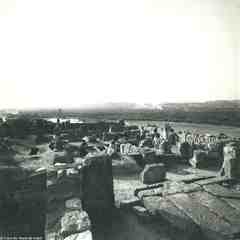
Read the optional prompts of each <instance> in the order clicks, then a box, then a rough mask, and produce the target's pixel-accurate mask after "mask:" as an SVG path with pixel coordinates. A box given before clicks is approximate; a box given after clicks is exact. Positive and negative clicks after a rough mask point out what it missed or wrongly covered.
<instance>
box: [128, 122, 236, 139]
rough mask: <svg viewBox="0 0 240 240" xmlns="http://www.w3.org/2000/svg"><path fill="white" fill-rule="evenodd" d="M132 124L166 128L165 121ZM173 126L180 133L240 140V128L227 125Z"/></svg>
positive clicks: (185, 124) (172, 124) (176, 123)
mask: <svg viewBox="0 0 240 240" xmlns="http://www.w3.org/2000/svg"><path fill="white" fill-rule="evenodd" d="M128 122H129V123H130V124H136V125H145V126H146V125H148V124H155V125H157V126H159V127H161V128H162V127H164V123H165V122H163V121H128ZM170 124H171V126H172V127H173V128H174V129H175V131H176V132H178V131H190V132H195V133H203V134H204V133H209V134H213V135H218V134H219V133H224V134H226V135H228V136H230V137H234V138H240V127H232V126H225V125H211V124H198V123H184V122H170Z"/></svg>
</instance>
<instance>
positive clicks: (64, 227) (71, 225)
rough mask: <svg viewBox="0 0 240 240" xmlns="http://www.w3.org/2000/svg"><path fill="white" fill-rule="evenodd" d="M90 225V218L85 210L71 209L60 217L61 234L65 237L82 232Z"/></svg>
mask: <svg viewBox="0 0 240 240" xmlns="http://www.w3.org/2000/svg"><path fill="white" fill-rule="evenodd" d="M90 227H91V223H90V219H89V216H88V214H87V213H86V212H85V211H81V212H80V211H78V210H73V211H69V212H65V214H64V216H63V217H62V219H61V234H62V236H63V237H67V236H69V235H71V234H75V233H80V232H84V231H86V230H89V229H90Z"/></svg>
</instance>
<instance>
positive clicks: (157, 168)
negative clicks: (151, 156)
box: [140, 163, 166, 184]
mask: <svg viewBox="0 0 240 240" xmlns="http://www.w3.org/2000/svg"><path fill="white" fill-rule="evenodd" d="M165 177H166V168H165V165H164V164H163V163H155V164H147V165H146V166H145V168H144V169H143V171H142V172H141V174H140V178H141V181H142V182H143V183H144V184H152V183H157V182H161V181H163V180H165Z"/></svg>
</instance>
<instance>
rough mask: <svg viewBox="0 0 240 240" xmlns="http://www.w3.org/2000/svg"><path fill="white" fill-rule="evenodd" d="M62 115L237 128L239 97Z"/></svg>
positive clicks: (46, 113)
mask: <svg viewBox="0 0 240 240" xmlns="http://www.w3.org/2000/svg"><path fill="white" fill-rule="evenodd" d="M61 112H62V117H66V118H69V117H72V118H75V117H76V118H80V119H81V120H89V119H94V120H104V119H109V120H116V119H128V120H149V121H150V120H156V121H166V120H169V121H174V122H191V123H208V124H217V125H231V126H238V127H240V100H235V101H210V102H203V103H163V104H155V105H154V104H142V105H139V104H135V103H107V104H102V105H95V106H91V107H85V108H78V109H77V108H74V109H62V111H61ZM21 114H22V115H28V116H31V117H39V118H48V117H57V116H58V109H48V110H44V109H41V110H32V111H29V110H28V111H22V112H21Z"/></svg>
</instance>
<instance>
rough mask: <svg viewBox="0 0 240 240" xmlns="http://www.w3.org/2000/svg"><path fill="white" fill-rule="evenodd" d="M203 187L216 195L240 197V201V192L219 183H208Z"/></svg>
mask: <svg viewBox="0 0 240 240" xmlns="http://www.w3.org/2000/svg"><path fill="white" fill-rule="evenodd" d="M203 188H204V190H205V191H206V192H209V193H211V194H212V195H214V196H218V197H226V198H234V199H239V201H240V192H237V191H234V190H231V189H229V188H226V187H223V186H221V185H219V184H211V185H206V186H203Z"/></svg>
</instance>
